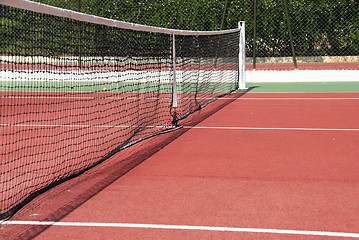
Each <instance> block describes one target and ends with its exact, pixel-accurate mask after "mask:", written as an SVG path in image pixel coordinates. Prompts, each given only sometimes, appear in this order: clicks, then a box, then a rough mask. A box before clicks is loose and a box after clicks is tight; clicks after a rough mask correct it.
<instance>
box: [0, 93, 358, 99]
mask: <svg viewBox="0 0 359 240" xmlns="http://www.w3.org/2000/svg"><path fill="white" fill-rule="evenodd" d="M98 94H103V93H101V92H98ZM0 98H19V99H21V98H24V99H27V98H30V99H98V98H101V99H114V100H125V99H129V100H133V99H152V100H153V99H170V98H169V97H160V98H155V97H143V98H141V97H106V96H102V97H101V95H98V96H0ZM178 99H184V100H188V99H195V98H181V97H179V98H178ZM196 99H202V100H210V99H213V98H200V97H199V98H196ZM228 99H230V100H236V99H239V100H359V98H355V97H351V98H339V97H333V98H328V97H325V98H321V97H316V98H314V97H221V98H218V100H228Z"/></svg>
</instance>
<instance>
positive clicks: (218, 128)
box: [0, 123, 359, 132]
mask: <svg viewBox="0 0 359 240" xmlns="http://www.w3.org/2000/svg"><path fill="white" fill-rule="evenodd" d="M0 127H43V128H48V127H66V128H89V127H94V128H138V127H140V128H167V129H173V128H175V127H174V126H140V125H133V126H130V125H71V124H9V123H0ZM182 127H183V128H185V129H211V130H279V131H346V132H356V131H359V128H305V127H302V128H301V127H218V126H214V127H210V126H203V127H201V126H185V125H184V126H182Z"/></svg>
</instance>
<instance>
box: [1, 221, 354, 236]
mask: <svg viewBox="0 0 359 240" xmlns="http://www.w3.org/2000/svg"><path fill="white" fill-rule="evenodd" d="M0 224H1V225H37V226H63V227H115V228H145V229H168V230H197V231H219V232H245V233H272V234H292V235H307V236H330V237H348V238H359V233H346V232H327V231H305V230H285V229H262V228H240V227H213V226H190V225H164V224H135V223H96V222H45V221H44V222H42V221H0Z"/></svg>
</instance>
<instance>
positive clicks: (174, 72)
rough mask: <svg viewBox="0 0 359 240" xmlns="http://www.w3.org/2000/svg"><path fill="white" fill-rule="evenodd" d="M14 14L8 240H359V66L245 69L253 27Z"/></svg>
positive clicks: (0, 98) (5, 140) (5, 187)
mask: <svg viewBox="0 0 359 240" xmlns="http://www.w3.org/2000/svg"><path fill="white" fill-rule="evenodd" d="M0 14H1V17H2V19H3V20H2V21H1V27H2V30H4V31H1V32H0V33H1V34H2V36H5V37H4V41H3V42H2V45H1V55H0V83H1V84H0V110H1V111H0V112H1V118H0V130H1V144H0V152H1V154H0V156H1V161H0V183H1V184H0V219H1V222H0V224H1V225H0V238H1V239H64V238H69V239H352V238H359V231H358V226H359V217H358V214H357V213H358V211H359V203H358V201H357V199H358V197H359V191H358V190H359V181H358V180H359V175H358V174H357V172H358V170H359V163H358V161H357V159H358V157H359V151H358V149H357V145H358V143H359V123H358V121H357V119H358V118H359V84H358V83H357V81H355V79H353V76H355V75H356V74H357V71H358V69H359V65H358V63H356V62H353V63H348V64H345V63H340V64H334V63H333V64H332V63H331V64H328V63H324V64H314V63H309V64H299V68H298V71H297V70H296V71H292V70H293V69H291V67H289V65H288V64H273V63H271V64H268V65H265V64H263V65H262V67H264V68H265V69H266V70H279V71H261V66H260V65H259V67H258V68H257V69H258V70H259V71H251V70H252V69H250V68H248V67H247V70H249V71H247V73H246V72H245V69H246V66H245V61H246V59H245V51H246V45H245V39H246V38H245V23H244V22H240V23H239V24H238V28H236V29H230V30H222V31H204V32H202V31H185V30H174V29H165V28H158V27H150V26H145V25H138V24H132V23H126V22H121V21H116V20H110V19H107V18H102V17H97V16H92V15H87V14H83V13H79V12H74V11H70V10H64V9H59V8H54V7H50V6H47V5H42V4H38V3H35V2H31V1H26V0H12V1H9V0H4V1H3V2H2V3H1V5H0ZM5 30H6V31H5ZM44 36H46V37H44ZM318 70H319V71H318ZM310 71H312V72H313V74H314V72H315V74H316V76H315V77H314V78H317V77H318V76H320V75H323V76H324V77H325V76H329V75H332V76H331V79H330V80H328V81H324V82H323V81H319V80H318V81H317V82H313V81H312V80H311V76H310ZM332 73H333V74H332ZM334 73H335V74H339V75H340V74H341V73H342V75H341V77H340V78H338V79H337V80H336V81H333V78H334V76H336V75H334ZM344 73H345V74H344ZM286 74H288V75H286ZM308 74H309V75H308ZM325 74H326V75H325ZM246 76H251V78H252V79H251V80H252V81H249V82H247V83H246V82H245V78H246ZM263 76H264V77H263ZM293 76H296V78H295V79H294V78H292V77H293ZM302 76H304V77H303V79H300V81H299V82H298V81H297V79H298V78H299V77H302ZM307 77H308V79H307ZM312 77H313V76H312ZM275 78H277V82H275V81H274V82H273V79H274V80H275ZM343 78H344V79H343ZM354 78H355V77H354ZM259 79H264V80H267V81H266V82H261V81H259ZM334 80H335V79H334Z"/></svg>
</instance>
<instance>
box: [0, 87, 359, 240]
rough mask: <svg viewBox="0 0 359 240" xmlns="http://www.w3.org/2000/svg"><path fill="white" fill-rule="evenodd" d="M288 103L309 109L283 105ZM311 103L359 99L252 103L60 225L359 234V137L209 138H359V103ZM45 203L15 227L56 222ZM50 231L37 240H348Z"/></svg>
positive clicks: (160, 155) (229, 109)
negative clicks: (169, 226)
mask: <svg viewBox="0 0 359 240" xmlns="http://www.w3.org/2000/svg"><path fill="white" fill-rule="evenodd" d="M273 97H274V98H276V99H266V98H273ZM288 97H290V98H303V99H283V98H288ZM312 97H314V98H317V97H321V98H333V97H335V98H343V97H347V98H348V97H351V98H358V97H359V94H348V95H344V94H320V95H317V94H246V95H244V96H243V97H242V98H239V99H238V100H236V101H234V102H232V103H231V104H230V105H228V106H226V107H224V108H223V109H221V110H220V111H218V112H217V113H215V114H213V115H212V116H210V117H209V118H208V119H206V120H204V121H203V122H201V123H200V124H198V125H197V127H204V128H193V129H190V130H188V129H183V130H181V131H187V132H185V134H183V135H181V136H178V138H177V139H175V140H174V141H173V142H171V143H170V144H168V145H166V146H164V147H163V149H162V150H160V151H158V152H157V153H155V154H154V155H152V156H150V157H149V158H148V159H146V161H144V162H143V163H142V164H140V165H138V166H137V167H136V168H134V169H133V170H132V171H130V172H129V173H127V174H126V175H124V176H122V177H121V178H118V179H116V178H114V179H113V183H112V184H110V185H108V186H107V187H105V188H103V189H99V190H98V191H94V194H93V195H92V197H91V198H90V199H88V200H87V201H85V202H83V203H81V204H80V205H78V206H77V207H76V208H74V209H72V211H71V212H69V213H68V214H67V215H64V216H63V218H62V219H58V220H60V221H61V222H107V223H147V224H174V225H190V226H219V227H248V228H273V229H290V230H313V231H332V232H349V233H359V230H358V226H359V215H358V214H357V213H358V212H359V202H358V201H357V199H359V174H358V171H359V162H358V159H359V150H358V144H359V131H315V130H312V131H298V130H291V131H289V130H276V129H264V130H253V129H252V130H251V129H248V130H243V129H240V130H239V129H207V128H205V127H263V128H289V127H295V128H330V129H337V128H340V129H349V128H352V129H359V123H358V121H357V119H358V118H359V100H358V99H351V100H349V99H330V100H326V99H314V100H313V99H308V98H312ZM249 98H252V99H249ZM259 98H265V99H259ZM277 98H282V99H277ZM217 102H220V101H217ZM217 104H218V103H217ZM205 111H206V110H202V114H203V113H205ZM179 135H180V134H179ZM168 137H170V136H168ZM160 138H164V136H160ZM160 138H156V140H154V141H160ZM136 148H137V147H136ZM134 150H135V149H133V150H131V151H134ZM123 154H130V153H129V152H126V151H125V152H123ZM117 157H118V159H119V160H121V159H123V155H121V154H119V155H118V156H117ZM114 160H115V159H114V158H112V159H111V160H110V162H111V161H113V162H115V161H114ZM110 162H108V163H105V164H104V166H102V168H104V169H105V170H107V171H109V172H111V173H112V175H113V174H116V170H115V168H114V167H113V166H115V165H116V164H114V163H113V162H112V163H111V164H113V165H111V164H110ZM109 166H110V168H109ZM117 167H118V166H117ZM118 171H119V170H118ZM89 174H90V173H89ZM91 174H93V175H94V177H89V179H88V182H87V181H84V182H83V183H82V185H80V186H74V187H73V188H70V189H71V190H74V191H76V189H80V188H85V189H89V191H91V188H96V186H91V185H90V184H91V181H92V182H94V181H95V178H101V176H105V175H106V172H101V168H97V171H94V172H91ZM117 174H119V173H117ZM109 177H110V176H108V177H107V178H109ZM104 179H106V177H104ZM58 192H61V191H60V190H58ZM63 192H66V190H65V189H63ZM68 194H70V193H68ZM55 195H56V194H52V195H50V198H52V199H56V196H55ZM59 196H61V194H59ZM62 196H66V195H64V194H63V195H62ZM68 197H70V196H68ZM75 200H76V199H75ZM47 201H48V203H50V202H51V201H50V200H46V199H44V202H43V203H38V205H37V206H34V207H33V209H31V208H27V209H25V210H23V211H22V212H19V214H18V215H17V216H15V217H14V219H13V220H51V219H44V216H45V214H43V212H46V211H47V212H51V209H42V208H45V207H46V206H49V207H50V208H51V205H49V204H47ZM57 201H59V200H57ZM60 201H65V199H64V198H63V199H61V200H60ZM58 205H60V204H58ZM55 210H56V209H53V211H55ZM42 211H43V212H42ZM33 214H39V215H35V216H34V215H33ZM16 228H18V229H19V230H18V231H19V232H21V231H23V233H24V234H25V233H29V232H26V231H24V230H20V229H21V228H22V226H5V227H3V229H2V230H1V231H0V236H1V234H2V233H3V234H4V233H5V232H6V231H13V232H14V233H15V232H16ZM42 230H43V232H41V233H40V234H39V235H37V237H36V238H35V239H65V238H70V239H341V238H338V237H318V236H299V235H285V234H265V233H262V234H260V233H233V232H218V231H213V232H211V231H195V230H156V229H141V228H139V229H130V228H107V227H57V226H53V227H49V228H43V229H42ZM28 231H31V229H30V230H28ZM34 231H35V230H34ZM23 236H24V235H23Z"/></svg>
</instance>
